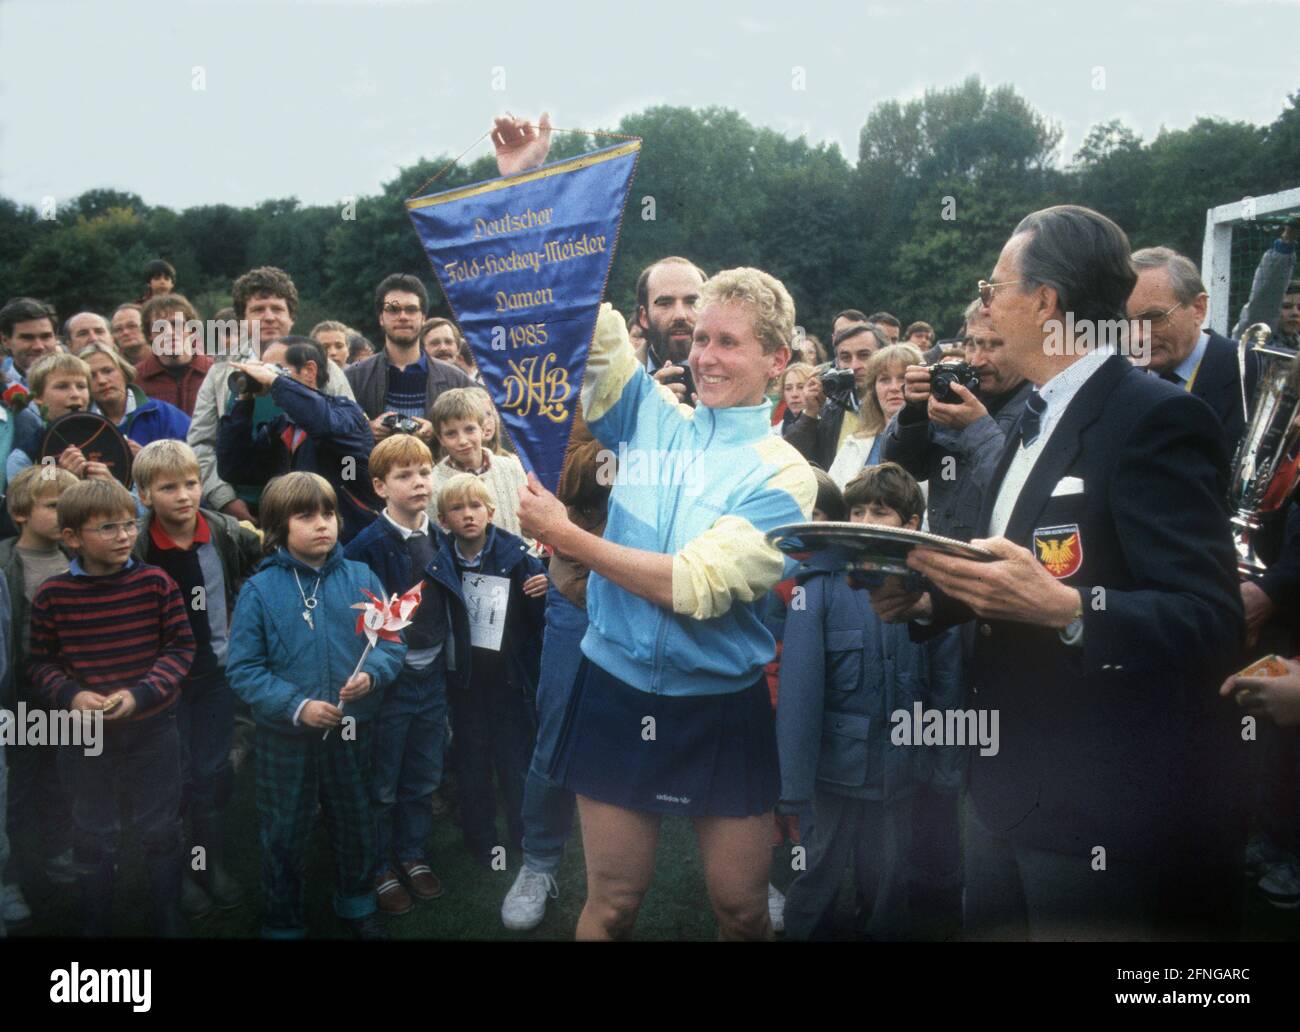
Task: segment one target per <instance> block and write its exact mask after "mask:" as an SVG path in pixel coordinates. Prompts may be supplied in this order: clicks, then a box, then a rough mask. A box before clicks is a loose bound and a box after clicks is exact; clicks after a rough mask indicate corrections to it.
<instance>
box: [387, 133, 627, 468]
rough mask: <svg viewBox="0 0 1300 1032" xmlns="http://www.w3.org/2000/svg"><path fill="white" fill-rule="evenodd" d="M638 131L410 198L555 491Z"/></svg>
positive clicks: (527, 444)
mask: <svg viewBox="0 0 1300 1032" xmlns="http://www.w3.org/2000/svg"><path fill="white" fill-rule="evenodd" d="M640 148H641V141H640V140H633V141H631V142H629V143H622V144H619V145H618V146H616V147H608V148H606V149H604V150H599V151H593V152H592V153H590V154H583V155H581V156H580V157H576V158H570V159H568V160H566V161H558V162H555V163H553V164H550V165H543V166H542V167H541V168H537V169H533V170H531V171H528V172H521V173H519V174H517V175H513V176H505V177H502V178H501V179H493V180H490V181H488V182H486V183H477V184H475V185H473V186H466V187H461V188H459V189H456V190H448V191H445V192H443V193H437V194H430V195H429V196H427V197H417V198H412V199H411V200H409V201H407V202H406V208H407V213H408V214H409V215H410V217H411V223H412V225H414V226H415V231H416V233H417V234H418V235H419V237H420V243H421V244H422V245H423V246H424V250H425V252H426V253H427V254H428V255H429V260H430V261H431V262H432V263H433V271H434V274H435V275H436V276H437V277H438V283H439V284H440V285H441V287H442V291H443V294H445V295H446V298H447V303H448V304H449V305H451V309H452V314H453V315H454V316H455V319H456V322H457V323H458V324H459V325H460V329H461V332H462V333H463V334H464V335H465V339H466V340H467V341H468V342H469V346H470V348H471V349H472V351H473V353H474V361H475V362H476V363H477V364H478V368H479V372H480V373H481V374H482V377H483V383H484V386H486V387H487V390H488V393H489V394H490V395H491V396H492V400H493V402H495V404H496V406H497V409H498V410H499V411H500V413H501V419H502V421H503V422H504V423H505V426H506V429H507V430H508V431H509V432H510V437H511V439H512V440H513V441H514V443H515V447H516V448H517V449H518V450H519V457H520V459H521V460H522V461H523V464H524V467H525V468H526V469H529V470H531V471H532V472H534V473H536V474H537V478H538V479H539V480H540V481H541V482H542V484H543V485H544V486H545V487H546V488H547V489H548V490H551V491H554V490H555V488H556V486H557V485H558V483H559V480H560V473H561V472H562V470H563V467H564V451H565V448H566V447H567V445H568V443H569V433H570V431H571V430H572V428H573V416H574V413H575V411H576V409H577V405H578V403H579V400H578V392H579V390H580V388H581V386H582V374H583V371H584V370H585V369H586V367H587V349H588V348H589V346H590V345H591V339H592V335H593V334H594V333H595V330H596V315H597V313H598V312H599V309H600V302H601V298H602V297H603V296H604V293H605V283H606V281H607V280H608V278H609V269H610V263H611V262H612V261H613V259H614V249H615V247H616V246H617V244H618V231H619V227H620V225H621V224H622V220H623V205H624V203H625V201H626V200H627V192H628V189H629V188H630V187H631V185H632V176H633V174H634V173H635V171H636V160H637V154H638V152H639V151H640Z"/></svg>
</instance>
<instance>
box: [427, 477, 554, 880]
mask: <svg viewBox="0 0 1300 1032" xmlns="http://www.w3.org/2000/svg"><path fill="white" fill-rule="evenodd" d="M494 509H495V506H494V504H493V498H492V495H491V492H490V491H489V489H488V487H487V485H486V484H484V483H483V481H482V480H480V479H479V478H478V477H476V476H474V474H472V473H458V474H457V475H456V476H454V477H452V478H451V479H450V480H448V481H447V482H446V484H444V485H443V488H442V491H441V492H440V493H439V494H438V519H439V521H440V522H441V523H442V524H443V526H444V527H446V528H447V530H448V531H449V532H450V533H449V534H448V535H443V537H442V540H441V547H440V548H439V550H438V554H437V555H436V556H435V557H434V559H433V561H432V562H431V563H430V564H429V565H428V566H427V567H426V568H425V577H426V579H428V580H431V581H433V582H434V583H435V584H438V585H440V586H441V587H442V588H444V589H445V590H446V593H447V596H448V598H449V599H450V604H451V634H450V635H449V637H448V643H449V644H450V645H451V649H450V653H449V655H448V657H447V667H448V670H449V673H448V677H447V695H448V699H449V701H450V702H451V730H452V734H453V735H454V736H455V740H456V757H457V764H458V769H457V774H458V777H459V779H460V791H461V829H462V831H463V832H464V835H465V845H466V846H467V847H468V848H469V850H470V853H471V854H472V855H473V856H474V859H475V860H476V861H478V862H480V863H483V864H486V865H488V866H492V865H493V864H496V865H497V866H496V867H495V869H496V870H504V867H503V866H501V865H500V864H501V861H502V860H503V858H504V853H503V852H500V851H498V847H499V846H501V845H503V843H501V842H500V841H499V839H498V838H497V828H496V794H495V792H494V791H493V788H492V769H493V767H494V766H495V767H496V774H497V784H498V786H499V788H500V791H501V796H502V798H503V800H504V802H505V807H506V830H507V832H508V834H509V840H508V843H504V844H508V845H509V846H510V847H512V848H514V849H516V850H518V849H519V848H520V846H521V842H522V840H523V834H524V827H523V817H522V807H523V800H524V778H525V776H526V775H527V773H528V764H529V762H530V760H531V759H532V755H533V744H534V739H535V738H536V736H537V713H536V698H537V678H538V673H539V671H540V668H541V658H542V631H543V629H544V627H545V625H546V599H545V595H546V586H547V581H546V574H545V573H544V572H543V570H542V564H541V563H540V562H538V560H537V559H536V558H535V557H534V556H532V555H531V554H530V553H529V551H528V545H527V543H526V542H525V541H524V540H523V538H520V537H516V536H515V535H514V534H511V533H509V532H508V531H505V530H502V529H501V528H500V527H496V526H493V525H492V513H493V511H494Z"/></svg>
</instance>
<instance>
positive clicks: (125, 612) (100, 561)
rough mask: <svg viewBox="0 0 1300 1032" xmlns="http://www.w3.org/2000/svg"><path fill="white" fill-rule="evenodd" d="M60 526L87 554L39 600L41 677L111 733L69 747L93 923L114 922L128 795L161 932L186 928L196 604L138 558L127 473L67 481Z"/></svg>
mask: <svg viewBox="0 0 1300 1032" xmlns="http://www.w3.org/2000/svg"><path fill="white" fill-rule="evenodd" d="M59 527H60V528H61V531H62V534H63V541H64V544H66V545H67V546H68V547H69V548H71V549H72V550H73V551H75V552H76V553H77V558H76V559H74V560H73V561H72V564H71V568H70V569H69V571H68V572H67V573H66V574H61V575H57V576H54V577H51V578H49V579H48V580H47V581H46V582H45V583H44V584H42V585H41V587H40V590H39V591H37V593H36V598H35V599H34V601H33V602H32V633H31V679H32V683H33V685H34V686H35V688H36V691H37V692H38V693H39V694H40V695H41V696H42V697H43V698H44V699H45V700H46V701H47V702H48V703H49V705H50V708H51V709H52V710H73V711H77V712H79V713H81V714H85V715H87V716H89V717H92V718H93V719H94V723H93V724H91V725H90V726H91V728H92V729H96V725H98V726H99V728H98V729H102V731H103V734H102V735H99V734H97V733H93V737H90V738H88V739H86V740H85V741H86V746H85V747H77V746H74V745H68V744H65V745H64V746H63V747H62V748H61V749H60V750H59V767H60V773H61V775H62V780H63V782H64V784H65V785H67V786H68V789H69V792H70V794H71V796H72V820H73V855H74V858H75V860H76V862H77V867H78V875H77V888H78V903H79V916H80V919H81V924H82V932H83V934H85V935H106V934H108V932H109V919H110V916H111V914H112V909H113V883H114V879H115V872H114V868H115V863H116V860H117V851H118V844H119V838H120V831H121V820H120V813H119V803H120V801H121V799H122V798H123V797H127V798H129V800H130V809H131V814H132V817H133V819H134V822H135V831H136V834H137V837H138V839H139V841H140V842H141V844H142V847H143V852H144V856H145V862H146V863H147V864H148V867H149V898H150V906H151V909H152V914H151V916H152V919H153V931H154V934H155V935H158V936H179V935H183V934H185V927H184V924H183V922H182V919H181V916H180V911H179V909H178V907H179V902H180V892H181V877H182V874H183V871H184V864H185V850H184V844H183V841H182V838H181V821H180V794H181V784H180V739H179V736H178V735H177V731H176V702H177V700H178V699H179V698H180V686H181V681H182V679H183V678H184V677H185V674H186V672H187V671H188V670H189V668H190V664H191V662H193V659H194V633H193V631H191V630H190V623H189V620H188V619H187V617H186V613H185V603H184V601H183V600H182V599H181V594H180V590H179V589H178V588H177V587H176V582H175V581H173V580H172V579H171V577H169V576H168V575H167V574H166V573H164V572H163V571H162V570H160V569H159V568H158V567H156V566H150V565H148V564H147V563H142V562H140V561H138V560H136V559H133V558H132V556H131V550H132V548H133V547H134V545H135V536H136V533H137V527H136V522H135V500H134V499H133V498H132V497H131V495H130V494H129V493H128V492H127V490H126V489H125V488H124V487H122V485H120V484H119V483H118V482H117V481H115V480H99V479H92V480H85V481H82V482H81V483H79V484H77V485H76V486H74V487H71V488H69V489H68V490H66V491H64V492H63V494H62V495H60V496H59ZM101 720H102V724H101V723H100V721H101ZM98 729H97V730H98Z"/></svg>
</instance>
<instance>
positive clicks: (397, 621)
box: [321, 581, 424, 739]
mask: <svg viewBox="0 0 1300 1032" xmlns="http://www.w3.org/2000/svg"><path fill="white" fill-rule="evenodd" d="M423 587H424V582H423V581H421V582H420V583H419V584H417V585H416V586H415V587H413V588H412V589H411V590H410V591H408V592H407V593H406V594H404V595H394V596H393V597H392V598H391V599H389V600H388V601H387V602H385V601H384V600H383V599H382V598H378V597H377V596H375V595H372V594H371V593H370V592H368V591H366V589H365V588H362V589H361V593H362V594H363V595H365V596H366V598H368V599H370V601H369V602H357V603H356V604H354V605H353V606H352V608H353V609H360V610H361V614H360V615H359V616H358V617H357V633H358V634H364V635H365V636H366V647H365V648H364V649H362V651H361V658H360V659H358V660H357V668H356V669H355V670H353V671H352V677H356V676H357V674H359V673H361V666H362V664H363V663H365V661H366V657H367V656H369V655H370V650H371V649H373V648H374V647H375V646H376V645H377V644H379V639H380V638H383V639H384V641H401V640H402V636H401V634H399V633H398V632H399V631H401V630H402V629H403V628H404V627H410V626H411V614H412V613H414V612H415V610H416V607H418V606H419V604H420V589H421V588H423ZM349 680H351V678H349ZM343 705H344V704H343V702H342V701H340V702H339V709H340V710H342V709H343ZM329 736H330V733H329V731H328V730H326V732H325V734H324V735H322V736H321V737H322V739H325V738H328V737H329Z"/></svg>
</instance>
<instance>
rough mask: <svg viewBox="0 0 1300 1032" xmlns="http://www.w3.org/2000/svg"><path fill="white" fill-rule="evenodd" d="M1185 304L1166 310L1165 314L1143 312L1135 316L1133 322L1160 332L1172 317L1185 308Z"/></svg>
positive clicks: (1179, 303) (1181, 303)
mask: <svg viewBox="0 0 1300 1032" xmlns="http://www.w3.org/2000/svg"><path fill="white" fill-rule="evenodd" d="M1183 304H1184V302H1182V301H1179V302H1178V303H1177V304H1176V305H1174V306H1173V308H1166V309H1165V310H1164V311H1163V312H1143V313H1142V314H1141V315H1135V316H1133V319H1132V321H1133V322H1139V323H1146V324H1147V325H1148V326H1150V327H1151V328H1152V329H1153V330H1158V329H1160V327H1161V326H1163V325H1164V324H1165V323H1167V322H1168V321H1169V317H1170V316H1171V315H1173V314H1174V313H1175V312H1176V311H1178V309H1180V308H1182V307H1183Z"/></svg>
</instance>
